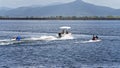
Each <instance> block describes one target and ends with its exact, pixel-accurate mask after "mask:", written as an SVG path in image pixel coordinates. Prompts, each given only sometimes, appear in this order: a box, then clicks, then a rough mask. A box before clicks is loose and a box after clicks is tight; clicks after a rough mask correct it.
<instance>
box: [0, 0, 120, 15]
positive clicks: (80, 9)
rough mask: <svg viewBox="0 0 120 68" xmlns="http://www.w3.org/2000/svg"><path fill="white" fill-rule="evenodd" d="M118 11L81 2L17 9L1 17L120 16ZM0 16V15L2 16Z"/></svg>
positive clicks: (78, 0) (79, 0)
mask: <svg viewBox="0 0 120 68" xmlns="http://www.w3.org/2000/svg"><path fill="white" fill-rule="evenodd" d="M119 12H120V10H117V9H113V8H109V7H104V6H96V5H93V4H89V3H85V2H83V1H82V0H76V1H74V2H70V3H65V4H59V5H50V6H44V7H39V6H38V7H19V8H16V9H11V10H8V11H5V12H4V13H2V14H3V16H108V15H114V16H118V15H120V13H119ZM2 14H0V15H2Z"/></svg>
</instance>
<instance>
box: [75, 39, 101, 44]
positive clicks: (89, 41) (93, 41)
mask: <svg viewBox="0 0 120 68" xmlns="http://www.w3.org/2000/svg"><path fill="white" fill-rule="evenodd" d="M100 41H102V40H100V39H98V40H88V41H80V42H75V43H95V42H100Z"/></svg>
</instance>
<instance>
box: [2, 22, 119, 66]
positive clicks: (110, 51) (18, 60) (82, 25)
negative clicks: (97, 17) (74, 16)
mask: <svg viewBox="0 0 120 68" xmlns="http://www.w3.org/2000/svg"><path fill="white" fill-rule="evenodd" d="M60 26H70V27H71V28H72V29H71V32H72V33H73V36H74V39H71V40H53V41H40V40H38V41H35V40H33V41H29V42H23V43H15V44H14V43H13V44H3V43H5V42H2V43H1V42H0V68H120V21H79V20H78V21H72V20H70V21H59V20H57V21H19V20H17V21H10V20H6V21H5V20H4V21H3V20H1V21H0V40H1V41H2V40H6V39H7V40H8V39H11V38H13V37H16V36H18V35H21V36H22V37H25V38H31V37H33V38H34V37H41V36H44V35H56V34H57V33H58V32H59V31H60V30H59V27H60ZM93 34H95V35H98V36H99V37H100V38H101V39H102V41H100V42H88V43H87V42H86V43H83V42H84V41H88V40H90V39H91V38H92V35H93Z"/></svg>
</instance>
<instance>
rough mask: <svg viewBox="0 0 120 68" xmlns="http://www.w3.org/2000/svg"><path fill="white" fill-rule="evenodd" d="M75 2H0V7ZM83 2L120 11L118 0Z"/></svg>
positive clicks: (18, 0) (57, 0) (119, 0)
mask: <svg viewBox="0 0 120 68" xmlns="http://www.w3.org/2000/svg"><path fill="white" fill-rule="evenodd" d="M72 1H75V0H0V7H12V8H16V7H22V6H32V5H34V6H35V5H48V4H57V3H68V2H72ZM83 1H85V2H88V3H91V4H95V5H101V6H108V7H112V8H117V9H118V8H119V9H120V0H83Z"/></svg>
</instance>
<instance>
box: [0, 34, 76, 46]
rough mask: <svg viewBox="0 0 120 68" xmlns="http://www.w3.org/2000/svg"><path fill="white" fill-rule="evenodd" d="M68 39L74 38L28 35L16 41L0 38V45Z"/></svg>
mask: <svg viewBox="0 0 120 68" xmlns="http://www.w3.org/2000/svg"><path fill="white" fill-rule="evenodd" d="M68 39H74V37H72V36H71V37H67V36H66V37H61V38H59V37H57V36H41V37H30V38H24V39H21V40H20V41H17V40H15V39H5V40H0V45H10V44H18V43H25V42H32V41H52V40H68Z"/></svg>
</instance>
